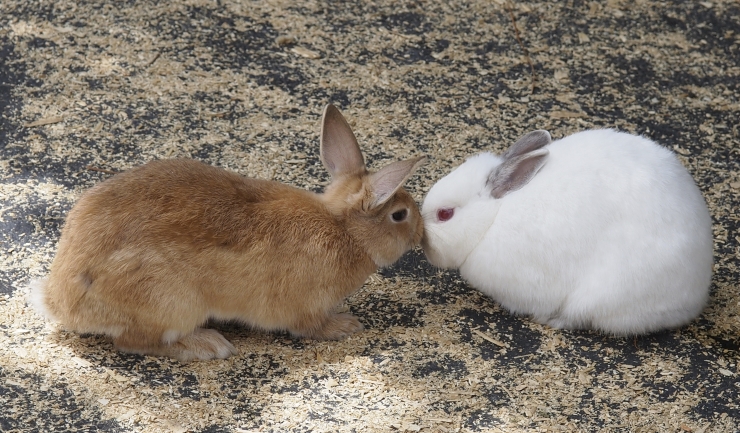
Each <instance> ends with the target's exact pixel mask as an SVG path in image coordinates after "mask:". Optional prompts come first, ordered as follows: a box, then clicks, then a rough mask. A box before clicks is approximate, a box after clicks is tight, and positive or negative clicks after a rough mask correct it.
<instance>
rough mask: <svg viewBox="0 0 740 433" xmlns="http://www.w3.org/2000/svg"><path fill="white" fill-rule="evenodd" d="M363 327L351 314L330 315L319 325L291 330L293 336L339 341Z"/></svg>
mask: <svg viewBox="0 0 740 433" xmlns="http://www.w3.org/2000/svg"><path fill="white" fill-rule="evenodd" d="M364 328H365V327H364V326H362V323H360V321H359V320H358V319H357V317H355V316H353V315H351V314H346V313H342V314H332V315H331V316H329V317H327V318H326V320H325V321H324V322H323V323H321V324H320V325H318V326H316V325H315V324H314V327H312V328H310V329H302V330H293V331H291V332H292V334H293V335H296V336H300V337H308V338H315V339H317V340H341V339H343V338H346V337H347V336H349V335H351V334H354V333H355V332H358V331H362V330H363V329H364Z"/></svg>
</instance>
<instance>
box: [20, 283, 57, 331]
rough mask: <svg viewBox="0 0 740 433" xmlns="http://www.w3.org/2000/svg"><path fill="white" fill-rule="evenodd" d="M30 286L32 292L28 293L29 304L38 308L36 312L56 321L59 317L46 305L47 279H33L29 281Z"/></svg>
mask: <svg viewBox="0 0 740 433" xmlns="http://www.w3.org/2000/svg"><path fill="white" fill-rule="evenodd" d="M28 286H29V288H30V289H31V292H30V293H29V294H28V298H26V301H27V302H28V305H30V306H31V307H33V309H34V310H36V313H38V314H39V315H40V316H41V317H44V318H45V319H47V320H52V321H56V320H57V319H56V318H55V317H54V315H52V314H51V312H50V311H49V309H48V308H47V307H46V295H45V290H46V280H45V279H37V280H31V282H30V283H28Z"/></svg>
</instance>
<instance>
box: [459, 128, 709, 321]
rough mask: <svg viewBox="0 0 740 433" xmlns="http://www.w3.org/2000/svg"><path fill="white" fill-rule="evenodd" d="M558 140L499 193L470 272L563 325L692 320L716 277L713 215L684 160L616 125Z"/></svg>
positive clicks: (512, 305)
mask: <svg viewBox="0 0 740 433" xmlns="http://www.w3.org/2000/svg"><path fill="white" fill-rule="evenodd" d="M548 148H549V150H550V156H549V159H548V161H547V163H546V164H545V165H544V167H543V168H542V169H541V170H540V172H539V173H537V175H536V176H535V177H534V178H533V179H532V180H531V181H530V183H529V184H527V185H526V186H525V187H523V188H522V189H521V190H518V191H515V192H512V193H510V194H509V195H507V196H506V197H504V198H502V199H501V200H500V201H501V207H500V210H499V212H498V216H497V217H496V221H495V223H494V224H493V225H492V227H491V229H490V230H489V231H488V233H487V234H486V236H485V239H484V240H483V241H482V242H481V243H480V244H479V245H480V246H479V247H478V248H477V249H476V250H474V251H473V253H472V254H471V255H470V256H469V257H468V259H467V261H466V262H465V263H464V264H463V266H462V267H461V273H462V275H463V276H464V277H465V278H467V279H468V280H469V281H470V282H471V284H472V285H473V286H475V287H477V288H480V289H481V290H482V291H484V292H486V293H488V294H490V295H491V296H492V297H493V298H494V299H496V300H497V301H499V302H500V303H501V304H502V305H503V306H504V307H506V308H508V309H510V310H512V311H514V312H519V313H523V314H531V315H533V316H534V318H535V320H537V321H539V322H543V323H548V324H551V325H553V326H556V327H561V328H596V329H600V330H603V331H607V332H612V333H616V334H634V333H643V332H649V331H652V330H656V329H661V328H668V327H674V326H679V325H682V324H684V323H686V322H688V321H689V320H691V319H693V318H694V317H695V316H696V315H697V314H698V313H699V312H700V311H701V310H702V308H703V306H704V304H705V302H706V299H707V296H708V287H709V284H710V280H711V271H712V233H711V218H710V216H709V213H708V211H707V208H706V204H705V203H704V199H703V198H702V196H701V193H700V191H699V189H698V188H697V187H696V184H695V183H694V181H693V179H692V178H691V176H690V175H689V173H688V172H687V171H686V170H685V169H684V167H683V166H682V165H681V164H680V162H679V161H678V159H677V158H676V157H675V156H674V155H673V154H672V153H671V152H670V151H668V150H667V149H665V148H662V147H660V146H658V145H657V144H655V143H653V142H651V141H649V140H647V139H644V138H642V137H637V136H633V135H629V134H625V133H618V132H615V131H612V130H593V131H585V132H581V133H578V134H574V135H572V136H569V137H566V138H564V139H562V140H559V141H555V142H553V143H552V144H550V145H549V146H548ZM481 269H491V271H490V272H488V273H486V274H483V273H482V271H481Z"/></svg>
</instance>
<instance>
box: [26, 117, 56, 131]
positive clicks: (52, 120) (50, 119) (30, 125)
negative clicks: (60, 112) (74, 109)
mask: <svg viewBox="0 0 740 433" xmlns="http://www.w3.org/2000/svg"><path fill="white" fill-rule="evenodd" d="M63 120H64V116H52V117H47V118H45V119H39V120H36V121H34V122H30V123H24V124H23V127H24V128H35V127H37V126H44V125H53V124H55V123H59V122H61V121H63Z"/></svg>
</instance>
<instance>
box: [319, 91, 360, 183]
mask: <svg viewBox="0 0 740 433" xmlns="http://www.w3.org/2000/svg"><path fill="white" fill-rule="evenodd" d="M320 153H321V162H322V163H323V164H324V167H326V169H327V170H329V174H331V177H336V176H339V175H343V174H355V173H361V172H364V171H365V160H364V159H363V157H362V152H360V146H359V145H358V144H357V139H356V138H355V134H354V133H353V132H352V128H350V127H349V123H347V121H346V120H345V119H344V116H342V113H340V112H339V110H338V109H337V107H335V106H333V105H331V104H328V105H327V106H326V108H324V116H323V118H322V120H321V150H320Z"/></svg>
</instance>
